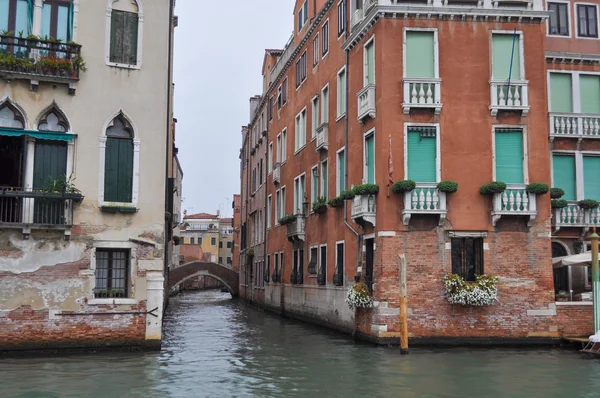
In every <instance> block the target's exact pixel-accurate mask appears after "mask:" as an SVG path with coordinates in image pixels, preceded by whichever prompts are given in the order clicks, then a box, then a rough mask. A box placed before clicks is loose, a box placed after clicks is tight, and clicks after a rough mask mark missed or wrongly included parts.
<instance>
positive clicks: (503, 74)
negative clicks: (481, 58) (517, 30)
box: [492, 34, 521, 80]
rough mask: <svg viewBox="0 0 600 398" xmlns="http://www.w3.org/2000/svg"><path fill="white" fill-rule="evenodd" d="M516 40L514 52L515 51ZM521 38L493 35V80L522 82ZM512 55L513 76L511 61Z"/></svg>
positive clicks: (511, 35)
mask: <svg viewBox="0 0 600 398" xmlns="http://www.w3.org/2000/svg"><path fill="white" fill-rule="evenodd" d="M513 38H514V44H515V45H514V51H513ZM519 42H520V36H519V35H518V34H517V36H516V37H514V35H513V34H493V35H492V78H493V79H497V80H508V77H509V75H510V79H511V80H521V50H520V43H519ZM511 53H512V59H513V60H512V74H511V73H510V60H511Z"/></svg>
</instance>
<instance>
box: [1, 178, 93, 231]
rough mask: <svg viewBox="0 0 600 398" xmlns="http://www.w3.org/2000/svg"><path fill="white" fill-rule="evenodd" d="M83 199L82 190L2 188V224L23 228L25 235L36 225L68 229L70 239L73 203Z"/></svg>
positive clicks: (41, 227) (37, 227)
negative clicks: (51, 190) (70, 192)
mask: <svg viewBox="0 0 600 398" xmlns="http://www.w3.org/2000/svg"><path fill="white" fill-rule="evenodd" d="M82 199H83V197H82V196H81V195H80V194H69V193H50V192H43V191H38V190H35V191H34V190H24V189H23V188H6V187H3V188H0V228H19V229H22V230H23V239H29V235H30V234H31V230H32V229H59V230H65V239H67V240H68V238H69V237H70V235H71V233H70V229H71V226H72V225H73V204H74V202H79V201H81V200H82Z"/></svg>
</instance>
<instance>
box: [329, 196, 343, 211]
mask: <svg viewBox="0 0 600 398" xmlns="http://www.w3.org/2000/svg"><path fill="white" fill-rule="evenodd" d="M327 204H328V205H329V207H333V208H340V207H344V199H342V198H340V197H339V196H337V197H335V198H332V199H329V201H328V202H327Z"/></svg>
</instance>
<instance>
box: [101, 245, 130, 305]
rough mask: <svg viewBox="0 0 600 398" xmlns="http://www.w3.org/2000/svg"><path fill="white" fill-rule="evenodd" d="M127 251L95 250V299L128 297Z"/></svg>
mask: <svg viewBox="0 0 600 398" xmlns="http://www.w3.org/2000/svg"><path fill="white" fill-rule="evenodd" d="M128 275H129V250H104V249H102V250H100V249H98V250H96V286H95V287H94V297H96V298H113V297H116V298H123V297H128V290H129V278H128Z"/></svg>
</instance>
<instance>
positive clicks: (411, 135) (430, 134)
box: [408, 128, 437, 182]
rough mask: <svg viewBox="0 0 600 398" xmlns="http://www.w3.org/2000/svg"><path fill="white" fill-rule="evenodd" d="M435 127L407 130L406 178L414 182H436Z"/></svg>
mask: <svg viewBox="0 0 600 398" xmlns="http://www.w3.org/2000/svg"><path fill="white" fill-rule="evenodd" d="M435 135H436V132H435V129H431V128H428V129H414V130H411V129H409V130H408V179H409V180H413V181H415V182H436V181H437V172H436V168H437V167H436V163H437V162H436V153H437V151H436V137H435Z"/></svg>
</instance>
